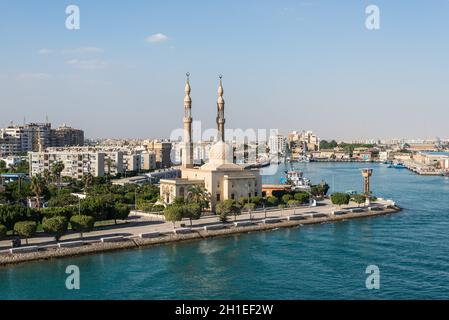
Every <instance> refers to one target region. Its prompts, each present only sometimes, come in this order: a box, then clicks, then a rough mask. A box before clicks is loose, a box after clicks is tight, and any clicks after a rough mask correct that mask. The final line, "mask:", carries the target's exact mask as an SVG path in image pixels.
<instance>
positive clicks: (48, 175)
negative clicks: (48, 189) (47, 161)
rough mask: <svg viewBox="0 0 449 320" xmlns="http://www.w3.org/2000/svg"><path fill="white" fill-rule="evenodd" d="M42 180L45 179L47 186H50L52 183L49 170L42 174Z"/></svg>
mask: <svg viewBox="0 0 449 320" xmlns="http://www.w3.org/2000/svg"><path fill="white" fill-rule="evenodd" d="M42 178H43V179H44V181H45V184H47V185H49V184H50V183H51V173H50V171H49V170H48V169H45V170H44V171H43V172H42Z"/></svg>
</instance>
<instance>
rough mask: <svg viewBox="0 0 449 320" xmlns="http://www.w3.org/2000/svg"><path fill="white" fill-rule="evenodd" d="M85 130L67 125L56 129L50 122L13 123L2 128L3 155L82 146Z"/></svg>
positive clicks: (0, 140) (1, 143) (0, 135)
mask: <svg viewBox="0 0 449 320" xmlns="http://www.w3.org/2000/svg"><path fill="white" fill-rule="evenodd" d="M83 144H84V132H83V131H82V130H79V129H73V128H71V127H68V126H66V125H62V126H59V127H58V128H56V129H53V128H52V127H51V124H50V123H29V124H25V125H13V124H11V125H10V126H8V127H6V128H3V129H1V130H0V152H1V156H4V157H5V156H14V155H18V154H20V153H25V152H28V151H35V152H37V151H43V150H45V148H48V147H64V146H82V145H83Z"/></svg>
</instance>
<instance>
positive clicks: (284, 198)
mask: <svg viewBox="0 0 449 320" xmlns="http://www.w3.org/2000/svg"><path fill="white" fill-rule="evenodd" d="M292 199H293V196H292V195H291V194H284V195H283V196H282V202H283V203H285V204H287V203H288V202H289V201H290V200H292Z"/></svg>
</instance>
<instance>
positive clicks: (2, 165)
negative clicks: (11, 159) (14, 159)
mask: <svg viewBox="0 0 449 320" xmlns="http://www.w3.org/2000/svg"><path fill="white" fill-rule="evenodd" d="M5 171H7V170H6V162H5V161H3V160H0V172H5Z"/></svg>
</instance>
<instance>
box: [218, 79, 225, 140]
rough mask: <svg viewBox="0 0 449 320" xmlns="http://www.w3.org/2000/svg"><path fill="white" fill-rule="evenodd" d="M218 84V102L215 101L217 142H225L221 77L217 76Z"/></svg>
mask: <svg viewBox="0 0 449 320" xmlns="http://www.w3.org/2000/svg"><path fill="white" fill-rule="evenodd" d="M219 78H220V84H219V86H218V100H217V127H218V128H217V129H218V141H223V142H224V141H225V126H224V125H225V117H224V107H225V102H224V99H223V84H222V82H221V79H222V78H223V76H222V75H220V76H219Z"/></svg>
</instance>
